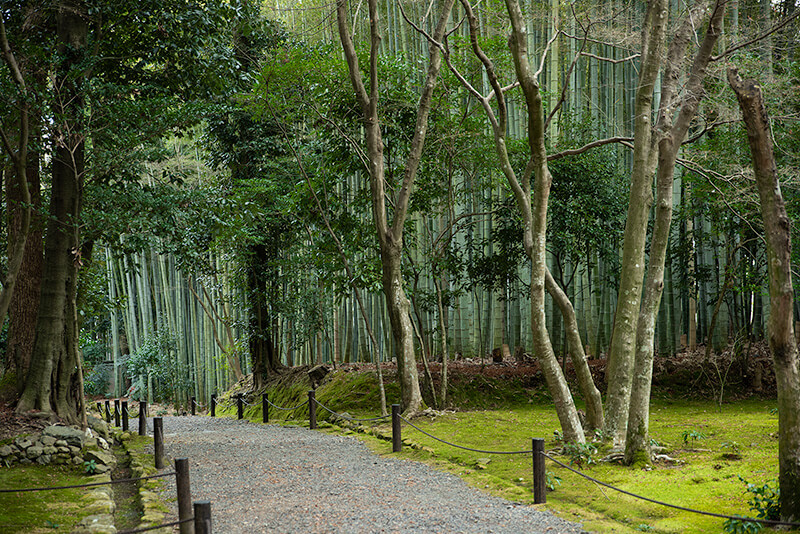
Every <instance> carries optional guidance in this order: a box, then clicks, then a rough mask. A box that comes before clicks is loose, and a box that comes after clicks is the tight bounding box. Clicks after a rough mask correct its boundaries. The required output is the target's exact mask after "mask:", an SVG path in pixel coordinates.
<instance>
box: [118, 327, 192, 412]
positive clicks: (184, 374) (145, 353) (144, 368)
mask: <svg viewBox="0 0 800 534" xmlns="http://www.w3.org/2000/svg"><path fill="white" fill-rule="evenodd" d="M175 346H176V343H175V338H174V336H173V335H172V334H171V333H170V332H167V331H164V330H162V331H159V332H157V333H156V334H154V335H152V336H150V337H148V338H147V339H145V341H144V343H142V345H141V346H140V347H139V348H138V349H137V350H136V351H135V352H133V353H132V354H131V355H130V356H128V358H127V360H126V362H125V363H126V374H127V376H128V377H129V378H130V379H131V383H132V384H133V385H132V386H131V388H130V390H129V391H128V395H129V396H131V397H133V398H135V399H142V398H144V397H145V396H146V394H147V384H148V382H149V381H148V379H152V384H153V397H154V400H156V401H172V400H177V399H178V398H179V397H180V396H185V395H188V394H189V392H190V391H191V389H192V386H193V380H192V374H193V371H192V370H191V369H189V368H188V367H187V366H186V365H183V364H181V363H180V362H178V361H177V358H176V357H175Z"/></svg>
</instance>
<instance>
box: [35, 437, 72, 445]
mask: <svg viewBox="0 0 800 534" xmlns="http://www.w3.org/2000/svg"><path fill="white" fill-rule="evenodd" d="M39 441H40V442H41V443H42V445H44V446H45V447H55V445H56V441H58V440H57V439H56V438H54V437H53V436H42V438H41V439H40V440H39ZM64 444H65V445H66V442H65V443H64Z"/></svg>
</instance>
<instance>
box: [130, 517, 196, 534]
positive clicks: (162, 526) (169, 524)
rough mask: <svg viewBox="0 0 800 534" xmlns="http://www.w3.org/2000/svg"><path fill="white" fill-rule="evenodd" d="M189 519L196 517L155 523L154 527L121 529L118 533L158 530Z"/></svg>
mask: <svg viewBox="0 0 800 534" xmlns="http://www.w3.org/2000/svg"><path fill="white" fill-rule="evenodd" d="M189 521H194V517H188V518H186V519H181V520H180V521H173V522H172V523H164V524H161V525H154V526H152V527H143V528H137V529H134V530H120V531H119V532H117V534H138V533H139V532H148V531H150V530H156V529H159V528H166V527H176V526H178V525H181V524H183V523H188V522H189Z"/></svg>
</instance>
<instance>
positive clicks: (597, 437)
mask: <svg viewBox="0 0 800 534" xmlns="http://www.w3.org/2000/svg"><path fill="white" fill-rule="evenodd" d="M605 437H606V435H605V433H604V432H603V429H602V428H595V429H594V439H593V441H603V440H604V439H605Z"/></svg>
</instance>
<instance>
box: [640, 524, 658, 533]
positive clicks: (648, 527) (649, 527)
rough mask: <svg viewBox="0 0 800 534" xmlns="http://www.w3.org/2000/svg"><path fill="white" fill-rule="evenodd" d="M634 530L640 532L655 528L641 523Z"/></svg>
mask: <svg viewBox="0 0 800 534" xmlns="http://www.w3.org/2000/svg"><path fill="white" fill-rule="evenodd" d="M636 530H639V531H641V532H651V531H653V530H655V529H654V528H653V527H651V526H650V525H646V524H644V523H642V524H641V525H638V526H637V527H636Z"/></svg>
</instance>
